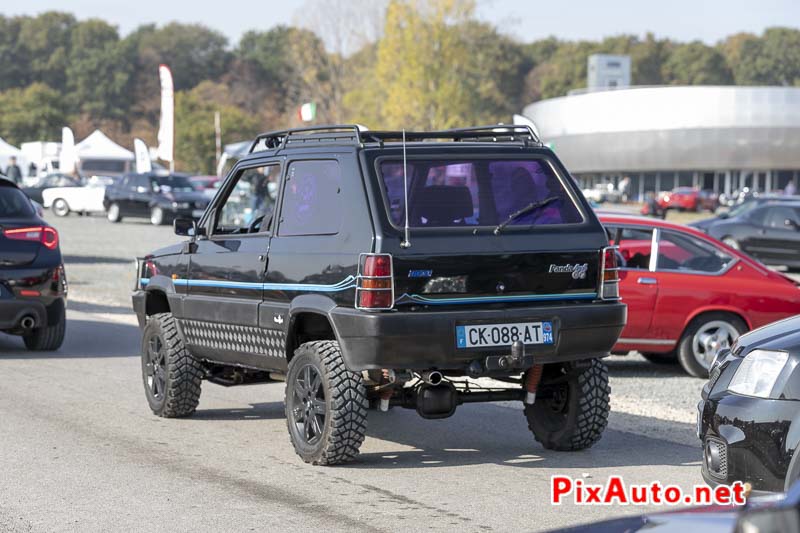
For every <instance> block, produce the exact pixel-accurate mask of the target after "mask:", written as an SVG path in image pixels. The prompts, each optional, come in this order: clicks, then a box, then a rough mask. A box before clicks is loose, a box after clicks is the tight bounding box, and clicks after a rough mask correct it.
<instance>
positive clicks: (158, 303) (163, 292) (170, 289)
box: [144, 275, 175, 316]
mask: <svg viewBox="0 0 800 533" xmlns="http://www.w3.org/2000/svg"><path fill="white" fill-rule="evenodd" d="M174 297H175V285H174V284H173V283H172V280H171V279H170V278H168V277H166V276H163V275H158V276H153V277H152V278H150V279H148V280H147V287H145V304H144V309H145V316H152V315H155V314H157V313H171V312H172V304H171V303H170V299H171V298H174Z"/></svg>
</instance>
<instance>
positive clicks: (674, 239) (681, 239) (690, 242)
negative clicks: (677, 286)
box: [656, 231, 734, 273]
mask: <svg viewBox="0 0 800 533" xmlns="http://www.w3.org/2000/svg"><path fill="white" fill-rule="evenodd" d="M733 259H734V258H733V257H731V256H730V255H728V254H726V253H725V252H723V251H722V250H720V249H718V248H717V247H715V246H713V245H712V244H710V243H706V242H705V241H702V240H700V239H697V238H695V237H692V236H690V235H684V234H682V233H677V232H673V231H662V232H661V236H660V238H659V240H658V263H657V265H656V270H677V271H692V272H708V273H714V272H719V271H721V270H723V269H724V268H725V267H727V266H728V265H729V264H730V262H731V261H733Z"/></svg>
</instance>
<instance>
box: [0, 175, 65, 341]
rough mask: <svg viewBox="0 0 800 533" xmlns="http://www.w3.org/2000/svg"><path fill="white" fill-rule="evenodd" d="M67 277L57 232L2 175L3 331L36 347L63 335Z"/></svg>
mask: <svg viewBox="0 0 800 533" xmlns="http://www.w3.org/2000/svg"><path fill="white" fill-rule="evenodd" d="M66 297H67V279H66V276H65V274H64V265H63V263H62V261H61V250H60V249H59V246H58V232H57V231H56V230H55V229H54V228H52V227H51V226H50V225H49V224H47V222H45V221H44V220H43V219H42V218H40V216H39V214H38V213H37V211H36V208H35V207H34V205H33V204H32V201H31V200H30V199H29V198H27V197H26V196H25V195H24V194H23V193H22V191H20V190H19V188H18V187H17V186H16V185H14V183H13V182H11V181H8V180H5V179H0V331H2V332H4V333H10V334H12V335H22V337H23V339H24V341H25V345H26V346H27V347H28V348H29V349H34V350H55V349H57V348H58V347H59V346H60V345H61V342H62V340H63V338H64V328H65V321H66V318H65V309H66Z"/></svg>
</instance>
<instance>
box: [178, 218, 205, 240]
mask: <svg viewBox="0 0 800 533" xmlns="http://www.w3.org/2000/svg"><path fill="white" fill-rule="evenodd" d="M172 228H173V229H174V230H175V235H182V236H184V237H197V236H199V235H201V234H205V228H200V227H198V226H197V222H195V221H194V220H193V219H191V218H176V219H175V220H174V221H173V222H172Z"/></svg>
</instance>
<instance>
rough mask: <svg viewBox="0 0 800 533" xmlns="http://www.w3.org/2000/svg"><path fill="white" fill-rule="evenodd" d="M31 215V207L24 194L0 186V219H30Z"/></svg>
mask: <svg viewBox="0 0 800 533" xmlns="http://www.w3.org/2000/svg"><path fill="white" fill-rule="evenodd" d="M33 215H34V212H33V206H32V205H31V201H30V200H29V199H28V197H27V196H25V193H24V192H22V191H20V190H19V189H15V188H13V187H3V186H0V218H30V217H32V216H33Z"/></svg>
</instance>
